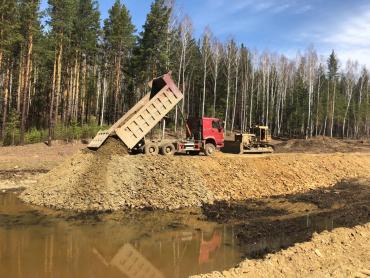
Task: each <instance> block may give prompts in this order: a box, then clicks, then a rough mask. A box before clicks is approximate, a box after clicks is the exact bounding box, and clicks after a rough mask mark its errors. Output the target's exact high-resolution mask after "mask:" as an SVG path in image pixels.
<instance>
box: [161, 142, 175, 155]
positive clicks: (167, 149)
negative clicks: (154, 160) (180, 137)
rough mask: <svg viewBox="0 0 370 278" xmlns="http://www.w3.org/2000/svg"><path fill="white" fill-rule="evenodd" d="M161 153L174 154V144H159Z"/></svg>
mask: <svg viewBox="0 0 370 278" xmlns="http://www.w3.org/2000/svg"><path fill="white" fill-rule="evenodd" d="M161 154H163V155H173V154H175V146H174V145H173V144H171V143H169V144H164V145H163V146H161Z"/></svg>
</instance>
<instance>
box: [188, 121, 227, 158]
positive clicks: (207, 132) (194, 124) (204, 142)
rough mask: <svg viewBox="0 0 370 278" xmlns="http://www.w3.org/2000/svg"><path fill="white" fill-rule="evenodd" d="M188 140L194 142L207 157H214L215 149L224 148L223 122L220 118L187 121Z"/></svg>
mask: <svg viewBox="0 0 370 278" xmlns="http://www.w3.org/2000/svg"><path fill="white" fill-rule="evenodd" d="M186 137H187V140H189V141H191V140H194V141H195V142H196V143H197V145H199V149H202V150H203V151H204V152H205V154H206V155H212V153H213V152H214V150H215V149H220V148H222V147H223V146H224V129H223V126H222V121H221V120H220V119H218V118H208V117H203V118H201V119H196V118H190V119H188V120H187V132H186Z"/></svg>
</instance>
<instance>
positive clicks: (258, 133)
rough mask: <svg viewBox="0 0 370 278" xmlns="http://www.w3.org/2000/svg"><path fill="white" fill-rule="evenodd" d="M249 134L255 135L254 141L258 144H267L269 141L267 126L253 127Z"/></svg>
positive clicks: (269, 135)
mask: <svg viewBox="0 0 370 278" xmlns="http://www.w3.org/2000/svg"><path fill="white" fill-rule="evenodd" d="M250 133H251V134H254V135H255V138H254V139H255V140H256V141H257V142H258V143H269V142H270V141H271V134H270V130H269V128H268V126H254V127H252V128H251V130H250Z"/></svg>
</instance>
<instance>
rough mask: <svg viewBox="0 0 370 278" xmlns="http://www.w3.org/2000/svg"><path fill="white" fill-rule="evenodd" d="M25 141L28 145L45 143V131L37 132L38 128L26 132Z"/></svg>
mask: <svg viewBox="0 0 370 278" xmlns="http://www.w3.org/2000/svg"><path fill="white" fill-rule="evenodd" d="M24 139H25V143H26V144H34V143H39V142H43V141H44V140H45V139H46V134H45V130H37V129H36V128H32V129H31V130H30V131H28V132H26V134H25V135H24Z"/></svg>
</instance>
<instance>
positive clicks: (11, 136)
mask: <svg viewBox="0 0 370 278" xmlns="http://www.w3.org/2000/svg"><path fill="white" fill-rule="evenodd" d="M19 124H20V117H19V114H18V113H16V111H14V110H12V111H10V113H9V117H8V122H7V124H6V131H5V136H4V141H3V145H4V146H8V145H15V144H18V143H19Z"/></svg>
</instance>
